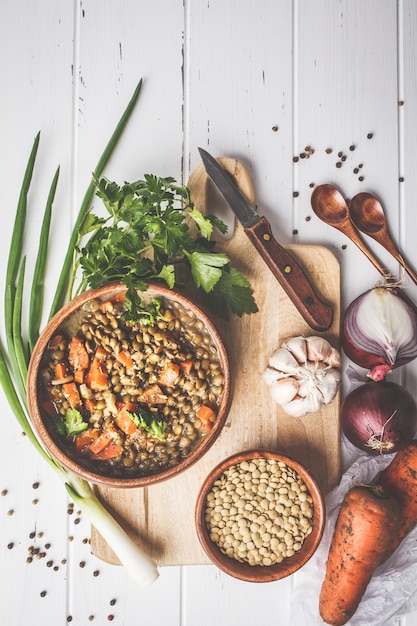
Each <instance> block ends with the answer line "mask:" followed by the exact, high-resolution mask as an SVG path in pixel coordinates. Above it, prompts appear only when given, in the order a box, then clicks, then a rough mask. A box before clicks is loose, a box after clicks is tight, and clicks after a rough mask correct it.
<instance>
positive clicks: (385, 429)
mask: <svg viewBox="0 0 417 626" xmlns="http://www.w3.org/2000/svg"><path fill="white" fill-rule="evenodd" d="M341 424H342V430H343V432H344V433H345V435H346V437H347V438H348V439H349V441H351V442H352V443H353V444H354V445H355V446H356V447H357V448H360V449H361V450H366V451H367V452H371V453H373V454H388V453H391V452H396V451H397V450H400V449H401V448H405V446H406V445H407V444H408V443H409V442H410V441H411V439H413V437H414V435H415V434H416V432H417V405H416V403H415V402H414V399H413V398H412V396H411V395H410V394H409V393H408V391H406V389H404V387H401V385H397V383H393V382H388V381H385V380H383V381H380V382H374V381H372V382H367V383H365V384H363V385H361V386H360V387H357V388H356V389H354V390H353V391H351V393H350V394H349V395H348V396H347V397H346V399H345V400H344V402H343V404H342V407H341Z"/></svg>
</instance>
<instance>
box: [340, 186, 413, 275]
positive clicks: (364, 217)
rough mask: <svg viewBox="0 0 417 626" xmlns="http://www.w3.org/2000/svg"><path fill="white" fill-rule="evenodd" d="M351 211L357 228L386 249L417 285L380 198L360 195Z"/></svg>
mask: <svg viewBox="0 0 417 626" xmlns="http://www.w3.org/2000/svg"><path fill="white" fill-rule="evenodd" d="M349 210H350V216H351V219H352V222H353V224H354V225H355V226H356V228H357V229H358V230H360V231H361V232H362V233H364V234H365V235H368V236H369V237H372V239H374V240H375V241H377V242H378V243H379V244H380V245H381V246H382V247H383V248H385V250H387V252H389V253H390V254H391V255H392V256H393V257H394V259H396V261H398V263H399V264H400V265H401V266H402V267H403V268H404V269H405V271H406V272H407V273H408V274H409V276H410V277H411V279H412V280H413V282H415V283H416V284H417V274H416V273H415V272H414V270H413V269H412V268H411V267H410V265H409V264H408V263H407V262H406V261H405V260H404V257H403V255H402V254H401V252H400V251H399V249H398V247H397V245H396V244H395V242H394V240H393V238H392V236H391V233H390V231H389V228H388V223H387V219H386V216H385V212H384V209H383V208H382V205H381V203H380V201H379V200H378V198H376V197H375V196H374V195H372V194H371V193H366V192H362V193H358V194H356V196H354V197H353V198H352V200H351V201H350V204H349Z"/></svg>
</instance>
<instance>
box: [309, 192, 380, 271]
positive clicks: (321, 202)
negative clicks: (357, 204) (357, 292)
mask: <svg viewBox="0 0 417 626" xmlns="http://www.w3.org/2000/svg"><path fill="white" fill-rule="evenodd" d="M311 207H312V209H313V211H314V213H315V214H316V215H317V217H319V218H320V219H321V220H322V221H323V222H325V223H326V224H328V225H329V226H333V228H336V229H337V230H340V231H341V232H342V233H344V234H345V235H346V236H347V237H348V238H349V239H350V240H351V241H353V243H354V244H356V245H357V246H358V248H359V249H360V250H361V251H362V252H363V254H365V256H366V257H367V258H368V259H369V261H371V263H372V264H373V265H374V267H375V268H376V269H377V270H378V272H379V273H380V274H382V275H383V276H385V275H386V274H387V271H386V269H385V268H384V267H383V266H382V265H381V263H380V262H379V261H378V259H377V258H376V257H375V256H374V255H373V254H372V252H371V251H370V250H369V249H368V248H367V246H366V245H365V243H364V242H363V241H362V239H361V238H360V236H359V234H358V232H357V230H356V228H355V225H354V223H353V221H352V218H351V214H350V211H349V206H348V204H347V202H346V200H345V198H344V197H343V195H342V194H341V192H340V191H339V190H338V189H337V187H335V186H334V185H330V184H328V183H326V184H323V185H319V186H318V187H316V188H315V190H314V191H313V193H312V194H311Z"/></svg>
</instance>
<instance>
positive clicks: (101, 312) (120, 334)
mask: <svg viewBox="0 0 417 626" xmlns="http://www.w3.org/2000/svg"><path fill="white" fill-rule="evenodd" d="M123 295H124V291H123V292H121V296H123ZM121 296H120V294H118V295H116V296H115V297H113V298H110V299H106V298H104V299H99V298H95V299H91V300H88V301H87V302H85V304H84V305H83V306H82V307H81V308H80V309H79V310H77V311H76V312H75V313H73V314H72V315H71V316H70V317H68V318H67V319H66V320H65V322H64V323H63V324H62V325H60V326H59V327H58V328H56V330H55V332H54V333H53V335H52V336H51V337H50V339H49V341H48V343H47V345H46V348H45V350H44V354H43V356H42V359H41V361H40V363H39V370H38V382H37V396H38V407H39V411H40V412H41V413H42V420H43V423H44V425H45V426H46V430H47V432H48V434H49V436H50V437H51V438H52V440H53V441H54V443H55V444H56V445H57V446H58V448H59V449H61V450H64V452H65V453H66V454H67V455H68V456H69V457H70V458H71V459H72V460H74V462H75V463H77V464H78V465H81V466H82V467H84V468H85V469H86V470H87V471H91V472H93V473H94V474H98V475H100V476H108V477H110V478H116V479H120V478H121V479H124V478H126V479H129V478H136V477H139V478H140V477H146V476H152V475H157V474H160V473H163V472H166V471H169V470H171V469H172V468H175V467H176V466H177V465H178V464H181V463H182V462H183V461H184V460H185V459H187V458H188V457H190V456H192V455H193V454H194V453H195V452H196V450H197V448H199V447H200V445H201V444H202V442H204V440H205V439H206V438H207V437H208V436H209V435H210V433H211V431H212V430H214V429H215V428H216V426H217V425H216V422H217V420H218V413H219V405H220V404H221V403H222V397H223V395H224V392H225V377H224V372H223V368H222V361H221V358H220V356H219V351H218V349H217V347H216V343H215V341H214V339H213V337H212V335H211V333H210V330H209V329H208V328H206V325H205V323H204V322H203V320H202V319H200V318H199V316H198V315H197V313H196V312H195V311H194V310H192V309H188V308H187V307H186V306H185V305H184V304H183V303H182V302H179V301H177V300H175V299H170V298H167V297H165V296H159V295H158V296H155V295H152V294H149V293H148V292H146V294H144V295H142V294H141V298H142V299H144V298H145V299H146V297H148V299H149V301H150V299H151V298H155V297H156V298H157V303H158V307H159V314H158V315H157V316H156V318H155V320H154V321H152V322H151V323H149V321H148V322H145V321H143V320H141V319H138V320H137V321H135V322H134V323H130V322H126V321H124V315H123V314H124V312H125V307H124V302H123V297H121Z"/></svg>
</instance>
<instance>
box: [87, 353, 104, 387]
mask: <svg viewBox="0 0 417 626" xmlns="http://www.w3.org/2000/svg"><path fill="white" fill-rule="evenodd" d="M85 382H86V384H87V385H88V387H90V389H93V391H103V390H104V389H107V388H108V386H109V378H108V375H107V370H106V365H105V363H103V362H102V361H101V360H100V359H99V358H97V356H95V357H94V359H93V361H92V363H91V366H90V369H89V370H88V374H87V376H86V378H85Z"/></svg>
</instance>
